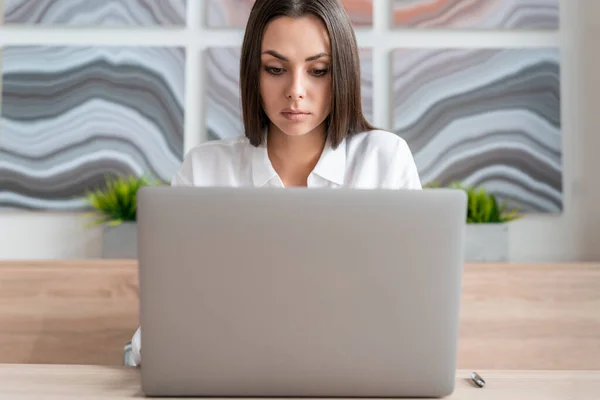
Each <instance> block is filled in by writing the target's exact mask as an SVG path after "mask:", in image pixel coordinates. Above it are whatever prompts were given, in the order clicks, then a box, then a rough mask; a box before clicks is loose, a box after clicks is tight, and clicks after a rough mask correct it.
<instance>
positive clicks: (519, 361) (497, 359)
mask: <svg viewBox="0 0 600 400" xmlns="http://www.w3.org/2000/svg"><path fill="white" fill-rule="evenodd" d="M138 301H139V300H138V278H137V262H136V261H127V260H81V261H77V260H70V261H35V262H7V261H4V262H0V363H37V364H88V365H119V364H121V363H122V356H123V353H122V351H123V345H124V344H125V343H126V342H127V341H129V339H130V338H131V335H132V334H133V332H134V331H135V329H136V328H137V326H138V307H139V304H138ZM458 368H460V369H465V370H471V369H474V370H479V369H481V370H486V369H487V370H490V369H493V370H600V264H598V263H576V264H467V265H465V269H464V274H463V294H462V302H461V319H460V332H459V349H458ZM598 398H599V399H600V394H599V395H598Z"/></svg>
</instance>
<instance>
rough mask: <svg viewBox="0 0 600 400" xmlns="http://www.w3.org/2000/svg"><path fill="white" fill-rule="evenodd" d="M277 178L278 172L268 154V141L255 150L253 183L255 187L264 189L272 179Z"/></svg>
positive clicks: (253, 155) (264, 141) (253, 156)
mask: <svg viewBox="0 0 600 400" xmlns="http://www.w3.org/2000/svg"><path fill="white" fill-rule="evenodd" d="M276 176H277V172H275V169H273V165H272V164H271V160H269V154H268V153H267V140H266V135H265V140H263V142H262V144H261V145H260V146H258V147H255V148H254V151H253V154H252V181H253V182H254V186H255V187H263V186H265V185H266V184H267V182H269V181H270V180H271V179H273V178H275V177H276Z"/></svg>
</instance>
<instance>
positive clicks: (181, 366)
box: [137, 186, 466, 398]
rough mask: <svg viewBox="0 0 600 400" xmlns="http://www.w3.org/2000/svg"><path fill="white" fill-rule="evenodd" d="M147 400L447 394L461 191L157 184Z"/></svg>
mask: <svg viewBox="0 0 600 400" xmlns="http://www.w3.org/2000/svg"><path fill="white" fill-rule="evenodd" d="M137 212H138V252H139V253H138V257H139V278H140V287H139V288H140V325H141V327H142V333H141V342H142V364H141V382H142V390H143V392H144V393H145V394H146V395H147V396H202V397H204V396H210V397H221V396H227V397H430V398H435V397H442V396H446V395H449V394H451V393H452V392H453V391H454V387H455V377H456V375H455V371H456V366H457V342H458V326H459V307H460V293H461V277H462V266H463V251H464V248H463V246H464V245H463V242H464V229H465V228H464V227H465V219H466V195H465V193H464V192H463V191H461V190H452V189H428V190H422V191H413V190H384V189H376V190H358V189H305V188H287V189H282V188H216V187H214V188H201V187H166V186H165V187H144V188H142V189H140V191H139V192H138V211H137Z"/></svg>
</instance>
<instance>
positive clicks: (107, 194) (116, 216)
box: [86, 176, 159, 226]
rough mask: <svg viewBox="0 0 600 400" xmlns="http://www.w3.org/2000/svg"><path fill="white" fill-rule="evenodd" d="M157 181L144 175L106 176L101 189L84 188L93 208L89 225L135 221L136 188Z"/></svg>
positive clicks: (111, 224)
mask: <svg viewBox="0 0 600 400" xmlns="http://www.w3.org/2000/svg"><path fill="white" fill-rule="evenodd" d="M158 183H159V182H157V181H154V180H151V179H149V178H147V177H145V176H142V177H137V176H127V177H123V176H118V177H110V176H107V177H106V178H105V187H104V188H103V189H98V188H97V189H96V190H93V191H92V190H86V200H87V203H88V204H89V205H90V206H91V207H92V208H93V209H94V212H93V213H91V215H92V216H94V217H95V219H94V220H93V221H92V222H90V224H89V225H90V226H95V225H102V224H106V225H108V226H116V225H119V224H121V223H122V222H124V221H135V220H136V210H137V191H138V189H139V188H141V187H142V186H151V185H156V184H158Z"/></svg>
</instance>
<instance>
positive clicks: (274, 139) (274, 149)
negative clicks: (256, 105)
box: [267, 125, 326, 186]
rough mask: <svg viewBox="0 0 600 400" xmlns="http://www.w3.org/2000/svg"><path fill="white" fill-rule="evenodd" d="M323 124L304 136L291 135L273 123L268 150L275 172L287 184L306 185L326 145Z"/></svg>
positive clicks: (269, 132) (268, 139)
mask: <svg viewBox="0 0 600 400" xmlns="http://www.w3.org/2000/svg"><path fill="white" fill-rule="evenodd" d="M325 140H326V136H325V132H324V129H323V127H322V126H319V127H317V128H316V129H315V130H313V131H312V132H309V133H307V134H305V135H302V136H290V135H286V134H285V133H283V132H281V131H280V130H279V129H278V128H277V127H276V126H274V125H271V126H270V127H269V131H268V138H267V152H268V154H269V159H270V161H271V164H272V165H273V168H274V169H275V172H277V174H278V175H279V177H280V178H281V179H282V181H283V182H284V185H285V186H306V184H307V178H308V175H309V174H310V173H311V172H312V170H313V169H314V167H315V165H317V162H318V161H319V158H320V157H321V153H322V152H323V148H324V147H325Z"/></svg>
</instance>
